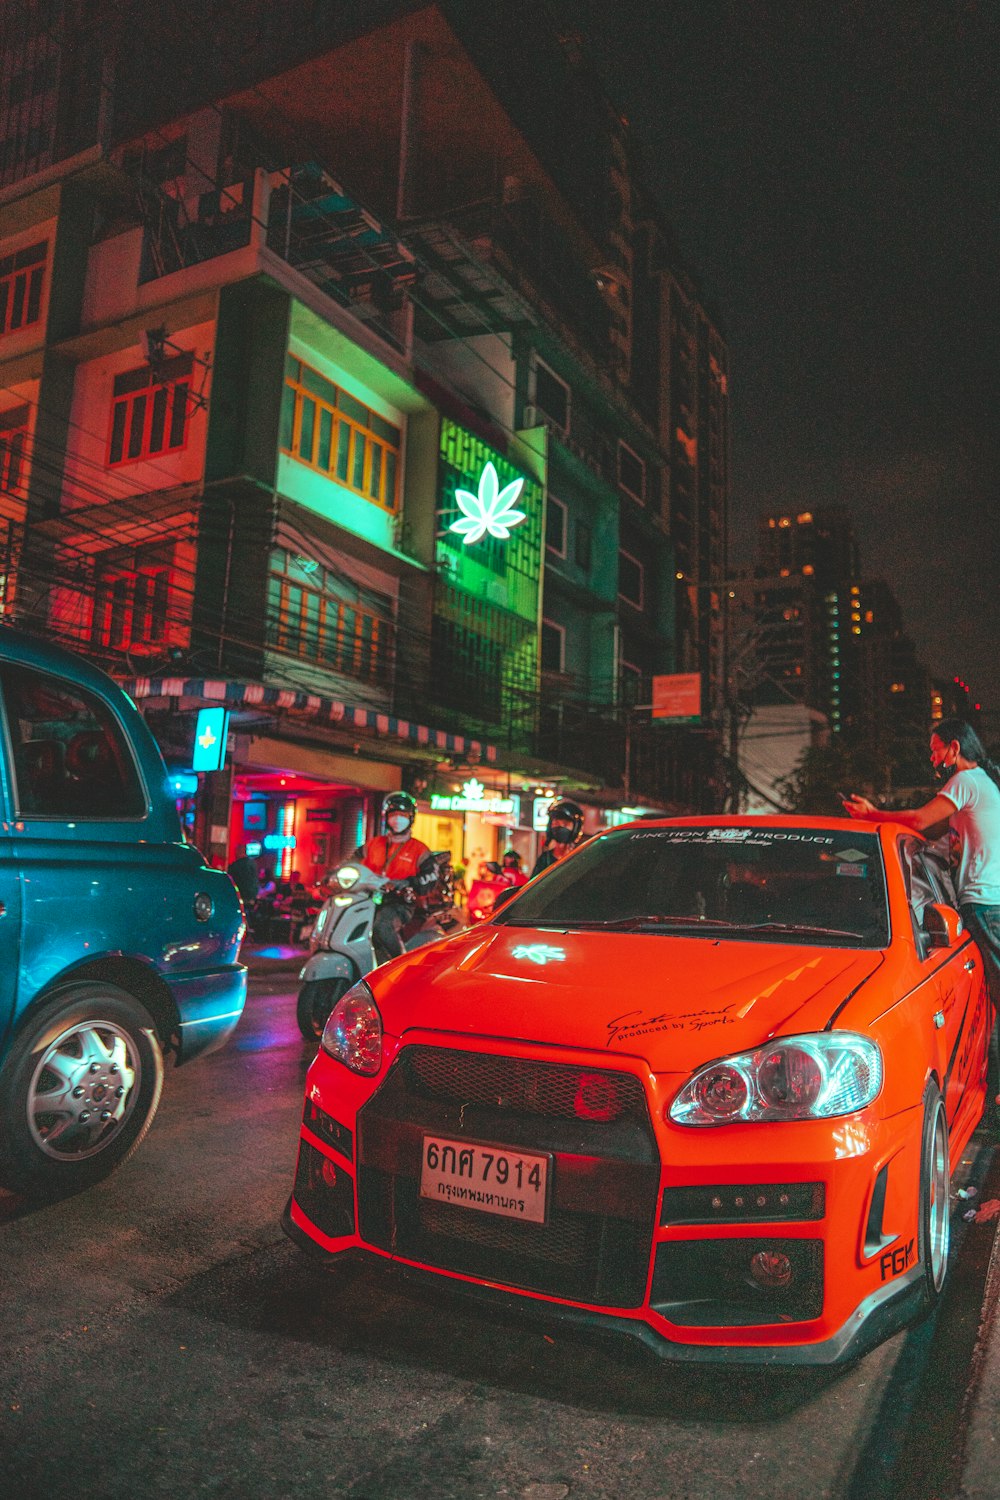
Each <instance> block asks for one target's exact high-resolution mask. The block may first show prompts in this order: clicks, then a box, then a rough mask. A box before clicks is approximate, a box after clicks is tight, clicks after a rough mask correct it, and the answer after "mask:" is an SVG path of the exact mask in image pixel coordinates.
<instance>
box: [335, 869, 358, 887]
mask: <svg viewBox="0 0 1000 1500" xmlns="http://www.w3.org/2000/svg"><path fill="white" fill-rule="evenodd" d="M360 876H361V871H360V870H359V869H358V867H357V865H341V867H340V869H339V870H338V871H337V884H338V885H339V886H340V888H341V890H344V891H349V890H350V889H351V886H352V885H357V883H358V880H359V879H360Z"/></svg>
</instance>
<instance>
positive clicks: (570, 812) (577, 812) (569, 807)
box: [548, 799, 583, 844]
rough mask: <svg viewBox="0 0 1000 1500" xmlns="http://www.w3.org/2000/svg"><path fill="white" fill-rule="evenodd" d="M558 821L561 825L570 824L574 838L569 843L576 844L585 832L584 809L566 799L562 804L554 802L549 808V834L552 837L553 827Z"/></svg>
mask: <svg viewBox="0 0 1000 1500" xmlns="http://www.w3.org/2000/svg"><path fill="white" fill-rule="evenodd" d="M557 820H558V821H559V822H560V823H568V824H569V826H570V828H571V829H572V837H571V838H570V839H569V840H568V842H569V843H572V844H575V843H576V841H577V839H578V838H579V837H580V834H581V833H582V831H583V808H582V807H580V806H579V804H578V803H576V802H569V801H566V800H565V799H564V800H562V801H560V802H553V804H552V806H551V807H550V808H549V828H548V832H549V836H550V837H551V835H552V825H553V823H554V822H556V821H557Z"/></svg>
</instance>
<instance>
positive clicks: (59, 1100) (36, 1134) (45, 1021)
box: [0, 984, 163, 1199]
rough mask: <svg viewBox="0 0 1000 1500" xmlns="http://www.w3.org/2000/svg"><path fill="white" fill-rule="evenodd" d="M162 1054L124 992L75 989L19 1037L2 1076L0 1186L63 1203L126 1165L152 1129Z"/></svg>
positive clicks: (148, 1022)
mask: <svg viewBox="0 0 1000 1500" xmlns="http://www.w3.org/2000/svg"><path fill="white" fill-rule="evenodd" d="M162 1090H163V1052H162V1050H161V1048H160V1044H159V1041H158V1039H157V1035H156V1027H155V1024H154V1021H153V1018H152V1016H151V1015H150V1014H149V1012H148V1011H147V1010H146V1009H145V1008H144V1007H143V1006H142V1005H140V1004H139V1002H138V1001H137V1000H136V999H135V998H134V996H132V995H130V994H129V993H128V992H127V991H126V990H122V989H119V988H118V987H117V986H116V985H111V984H80V985H75V986H74V987H73V988H72V989H67V990H63V991H62V992H61V993H60V994H58V995H57V996H54V997H53V998H52V999H51V1000H50V1001H49V1002H48V1003H47V1004H46V1005H45V1006H44V1008H43V1009H41V1010H39V1011H38V1012H37V1013H36V1014H34V1015H33V1016H32V1017H31V1018H30V1020H29V1021H28V1022H27V1023H26V1024H25V1026H24V1027H23V1028H22V1030H21V1031H20V1032H19V1033H18V1035H17V1036H16V1038H15V1040H14V1044H13V1046H12V1048H11V1051H10V1055H9V1057H8V1058H7V1061H6V1064H5V1066H4V1068H3V1072H2V1075H0V1183H2V1184H3V1185H4V1186H5V1187H7V1188H10V1189H11V1190H12V1191H14V1192H16V1193H20V1194H22V1195H24V1196H25V1197H29V1198H40V1199H52V1198H61V1197H68V1196H69V1195H70V1194H72V1193H76V1192H81V1191H82V1190H83V1189H85V1188H89V1187H92V1186H93V1185H94V1183H97V1182H100V1181H101V1179H102V1178H104V1177H107V1175H108V1174H109V1173H110V1172H112V1171H113V1170H114V1169H115V1168H116V1167H120V1166H121V1165H122V1163H123V1162H126V1161H127V1160H128V1159H129V1157H130V1156H131V1155H132V1153H133V1152H134V1151H135V1150H136V1149H137V1148H138V1146H139V1145H140V1143H141V1142H142V1140H143V1138H144V1136H145V1135H146V1132H147V1131H148V1129H149V1127H150V1125H151V1124H152V1122H153V1116H154V1115H155V1114H156V1109H157V1106H158V1104H159V1102H160V1094H161V1093H162Z"/></svg>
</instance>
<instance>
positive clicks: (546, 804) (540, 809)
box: [531, 797, 556, 833]
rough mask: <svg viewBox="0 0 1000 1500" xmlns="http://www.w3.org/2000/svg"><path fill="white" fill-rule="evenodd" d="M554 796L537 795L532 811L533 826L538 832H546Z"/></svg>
mask: <svg viewBox="0 0 1000 1500" xmlns="http://www.w3.org/2000/svg"><path fill="white" fill-rule="evenodd" d="M555 800H556V799H555V798H554V797H536V798H535V801H534V805H533V808H532V813H531V826H532V828H533V829H534V830H535V832H536V833H545V832H546V831H547V829H548V826H549V808H550V807H551V806H552V804H553V802H554V801H555Z"/></svg>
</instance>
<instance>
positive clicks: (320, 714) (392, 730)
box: [121, 677, 497, 762]
mask: <svg viewBox="0 0 1000 1500" xmlns="http://www.w3.org/2000/svg"><path fill="white" fill-rule="evenodd" d="M121 686H122V687H123V688H124V689H125V691H126V693H128V694H129V696H130V697H131V698H134V699H135V700H136V701H137V702H138V701H139V700H141V699H143V698H193V699H197V700H200V701H202V702H205V703H225V704H227V705H228V706H229V707H232V708H276V709H286V710H289V709H290V710H292V711H297V712H299V713H301V714H303V715H304V716H306V717H307V718H308V719H309V720H310V722H311V723H314V724H331V725H339V726H341V727H343V728H351V729H362V730H368V731H369V732H370V733H372V734H375V735H385V736H388V737H389V738H390V739H397V740H404V741H405V742H406V743H407V744H410V745H426V746H427V747H428V749H431V750H440V751H442V752H443V753H444V754H447V755H461V756H463V757H468V758H469V759H471V760H473V761H477V762H478V761H481V760H482V761H495V760H496V758H497V750H496V746H495V745H484V744H481V743H480V741H479V740H470V739H467V738H466V736H465V735H462V734H449V733H448V732H447V731H446V730H444V729H430V728H428V726H427V725H426V724H414V723H413V722H412V720H410V719H397V718H395V717H394V715H392V714H384V713H379V711H378V710H377V709H374V708H358V707H357V706H356V705H354V704H350V703H341V702H339V701H338V700H337V699H335V698H321V697H319V696H318V695H316V694H314V693H303V692H299V691H298V690H297V689H294V688H271V687H264V685H263V684H262V683H260V682H225V681H222V680H221V679H215V678H206V677H131V678H127V679H126V680H125V681H123V682H122V683H121Z"/></svg>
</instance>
